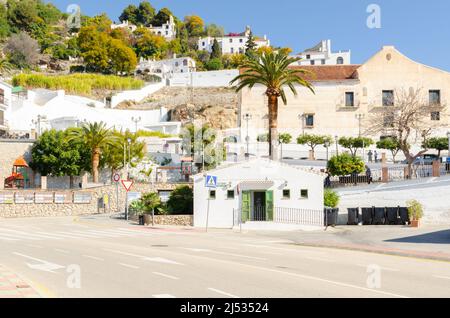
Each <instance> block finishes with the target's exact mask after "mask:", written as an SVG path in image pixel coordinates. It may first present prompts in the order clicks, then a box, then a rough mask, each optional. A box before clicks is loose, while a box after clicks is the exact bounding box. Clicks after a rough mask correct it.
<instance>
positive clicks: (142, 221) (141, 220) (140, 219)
mask: <svg viewBox="0 0 450 318" xmlns="http://www.w3.org/2000/svg"><path fill="white" fill-rule="evenodd" d="M139 225H145V224H144V216H143V215H139Z"/></svg>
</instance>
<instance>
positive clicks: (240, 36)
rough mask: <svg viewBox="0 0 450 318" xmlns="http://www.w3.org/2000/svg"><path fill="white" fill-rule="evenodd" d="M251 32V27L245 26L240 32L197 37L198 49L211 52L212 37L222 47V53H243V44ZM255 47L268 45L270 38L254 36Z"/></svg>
mask: <svg viewBox="0 0 450 318" xmlns="http://www.w3.org/2000/svg"><path fill="white" fill-rule="evenodd" d="M250 33H251V28H250V27H249V26H247V27H246V28H245V31H244V32H242V33H228V34H227V35H224V36H222V37H216V38H214V37H211V36H208V37H203V38H199V39H198V49H199V50H204V51H208V52H210V53H211V52H212V47H213V44H214V39H216V40H217V42H219V45H220V48H221V49H222V54H235V53H241V54H243V53H245V45H246V44H247V41H248V38H249V36H250ZM254 40H255V43H256V47H257V48H260V47H264V46H270V40H269V39H267V36H266V35H264V37H262V38H261V37H257V36H254Z"/></svg>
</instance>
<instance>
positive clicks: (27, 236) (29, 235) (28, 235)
mask: <svg viewBox="0 0 450 318" xmlns="http://www.w3.org/2000/svg"><path fill="white" fill-rule="evenodd" d="M3 231H9V232H12V234H14V235H17V236H19V237H21V238H23V239H32V238H33V237H36V238H46V239H50V240H60V239H61V238H60V237H54V236H48V235H42V234H34V233H27V232H23V231H16V230H9V229H8V230H7V229H3ZM5 234H6V235H8V233H5Z"/></svg>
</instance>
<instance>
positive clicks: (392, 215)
mask: <svg viewBox="0 0 450 318" xmlns="http://www.w3.org/2000/svg"><path fill="white" fill-rule="evenodd" d="M398 209H399V207H396V208H386V224H389V225H399V224H400V218H399V214H398Z"/></svg>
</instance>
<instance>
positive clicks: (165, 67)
mask: <svg viewBox="0 0 450 318" xmlns="http://www.w3.org/2000/svg"><path fill="white" fill-rule="evenodd" d="M195 70H196V63H195V60H194V59H192V58H190V57H176V55H174V57H173V58H172V59H165V60H159V61H155V60H144V59H142V60H141V61H140V62H139V64H138V66H137V72H138V73H158V74H162V75H164V77H168V75H170V74H174V73H190V72H195Z"/></svg>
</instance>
